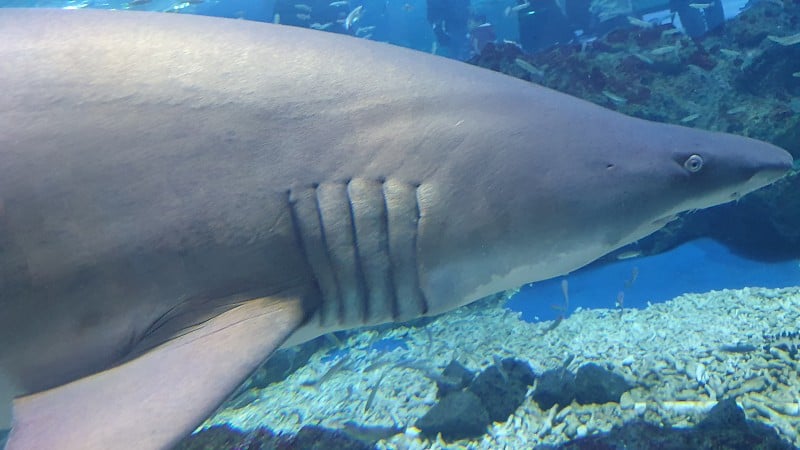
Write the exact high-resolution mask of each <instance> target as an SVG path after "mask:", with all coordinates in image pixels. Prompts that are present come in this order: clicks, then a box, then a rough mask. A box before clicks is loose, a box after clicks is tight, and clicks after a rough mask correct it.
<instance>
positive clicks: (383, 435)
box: [342, 420, 403, 445]
mask: <svg viewBox="0 0 800 450" xmlns="http://www.w3.org/2000/svg"><path fill="white" fill-rule="evenodd" d="M342 429H343V430H344V432H345V433H347V434H348V435H350V436H352V437H354V438H356V439H358V440H359V441H361V442H365V443H367V444H369V445H375V443H376V442H378V441H382V440H384V439H389V438H390V437H392V436H394V435H395V434H400V433H402V432H403V428H401V427H398V426H393V427H382V426H378V425H374V426H367V425H358V424H357V423H355V422H353V421H349V420H348V421H347V422H345V423H343V424H342Z"/></svg>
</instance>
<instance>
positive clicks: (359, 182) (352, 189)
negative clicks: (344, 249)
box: [348, 178, 396, 322]
mask: <svg viewBox="0 0 800 450" xmlns="http://www.w3.org/2000/svg"><path fill="white" fill-rule="evenodd" d="M348 195H349V197H350V205H351V211H352V213H353V225H354V226H355V237H356V250H357V255H358V258H359V265H358V267H359V269H360V273H361V274H362V279H361V280H362V281H363V288H364V292H365V297H366V299H367V304H366V308H365V311H364V312H365V314H364V320H365V321H368V322H374V321H386V320H391V319H392V318H393V317H394V309H395V303H396V295H395V292H394V283H393V282H392V279H391V277H392V269H391V265H392V264H391V259H390V255H389V247H388V242H387V241H388V233H389V227H388V223H387V216H386V202H385V201H384V198H383V186H382V184H381V183H380V182H379V181H376V180H370V179H364V178H356V179H353V180H352V181H351V182H350V184H349V185H348Z"/></svg>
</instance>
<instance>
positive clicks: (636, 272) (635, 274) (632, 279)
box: [625, 267, 639, 289]
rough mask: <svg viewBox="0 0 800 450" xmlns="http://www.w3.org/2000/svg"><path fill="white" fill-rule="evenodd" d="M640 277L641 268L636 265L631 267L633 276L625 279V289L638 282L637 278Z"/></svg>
mask: <svg viewBox="0 0 800 450" xmlns="http://www.w3.org/2000/svg"><path fill="white" fill-rule="evenodd" d="M637 278H639V268H638V267H634V268H633V269H631V277H630V278H628V279H627V280H625V289H628V288H629V287H631V286H633V283H636V279H637Z"/></svg>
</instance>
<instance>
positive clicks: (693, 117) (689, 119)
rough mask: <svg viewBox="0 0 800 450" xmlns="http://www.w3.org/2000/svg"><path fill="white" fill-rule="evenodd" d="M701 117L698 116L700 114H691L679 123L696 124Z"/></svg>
mask: <svg viewBox="0 0 800 450" xmlns="http://www.w3.org/2000/svg"><path fill="white" fill-rule="evenodd" d="M699 117H700V114H698V113H694V114H689V115H688V116H686V117H684V118H682V119H681V120H680V121H679V122H680V123H689V122H694V121H695V120H697V119H698V118H699Z"/></svg>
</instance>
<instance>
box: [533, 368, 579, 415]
mask: <svg viewBox="0 0 800 450" xmlns="http://www.w3.org/2000/svg"><path fill="white" fill-rule="evenodd" d="M574 398H575V375H573V374H572V372H570V371H568V370H567V369H564V368H561V369H552V370H548V371H546V372H544V373H543V374H542V376H540V377H539V382H538V384H537V385H536V390H535V391H534V392H533V400H534V401H535V402H536V403H538V404H539V407H540V408H542V409H545V410H547V409H550V408H552V407H553V405H555V404H558V405H560V406H562V407H564V406H566V405H569V404H570V403H572V400H573V399H574Z"/></svg>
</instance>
